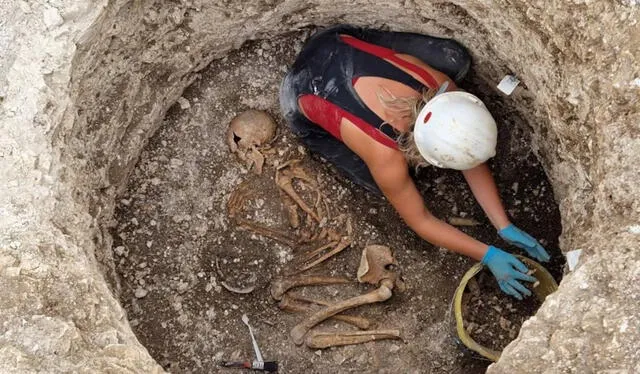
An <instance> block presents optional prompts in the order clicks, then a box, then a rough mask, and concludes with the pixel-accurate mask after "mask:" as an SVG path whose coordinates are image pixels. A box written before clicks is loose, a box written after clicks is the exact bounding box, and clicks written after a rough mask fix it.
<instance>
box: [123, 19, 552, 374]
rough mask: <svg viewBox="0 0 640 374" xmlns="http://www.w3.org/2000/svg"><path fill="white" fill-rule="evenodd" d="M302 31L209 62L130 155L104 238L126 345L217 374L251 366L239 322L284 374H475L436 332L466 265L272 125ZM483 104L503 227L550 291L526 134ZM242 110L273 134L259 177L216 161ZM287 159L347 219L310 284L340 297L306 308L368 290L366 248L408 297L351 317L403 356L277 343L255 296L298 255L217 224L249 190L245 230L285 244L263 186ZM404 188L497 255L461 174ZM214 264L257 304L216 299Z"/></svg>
mask: <svg viewBox="0 0 640 374" xmlns="http://www.w3.org/2000/svg"><path fill="white" fill-rule="evenodd" d="M310 31H311V30H306V31H303V32H299V33H295V34H289V35H285V36H283V37H279V38H274V39H272V40H257V41H252V42H248V43H246V44H245V45H243V47H242V48H241V49H240V50H238V51H236V52H234V53H231V54H230V55H229V56H228V57H225V58H223V59H221V60H217V61H214V62H213V63H212V64H211V66H209V67H208V68H207V69H205V70H204V71H202V72H201V76H200V77H199V78H198V79H197V81H196V82H195V83H194V84H193V85H192V86H191V87H190V88H189V89H187V90H186V92H185V93H184V95H183V98H181V99H180V100H179V101H178V103H177V104H176V105H174V107H173V108H172V109H171V110H170V112H169V114H168V115H167V117H166V118H165V121H164V124H163V126H162V127H161V128H160V130H159V131H158V132H157V133H156V134H155V135H154V137H153V138H152V139H151V141H150V143H149V144H148V146H147V147H146V148H145V150H144V151H143V153H142V156H141V158H140V161H139V163H138V165H137V166H136V169H135V172H134V174H133V175H132V177H131V179H130V181H129V184H128V188H127V190H126V192H125V193H124V194H123V195H122V196H120V197H119V199H118V200H119V203H118V205H117V224H115V225H114V227H113V228H112V234H113V236H114V240H115V243H114V247H115V251H114V252H115V255H116V267H117V272H118V275H119V282H120V285H121V295H120V299H121V302H122V304H123V305H124V307H125V309H126V310H127V313H128V318H129V320H130V322H131V325H132V327H133V329H134V332H135V333H136V334H137V336H138V338H139V339H140V340H141V342H142V343H143V344H144V345H145V346H146V347H147V348H148V349H149V351H150V353H151V354H152V356H153V357H154V358H156V359H157V360H158V362H159V363H160V364H161V365H162V366H163V367H164V368H165V369H167V370H170V371H171V372H175V373H209V372H218V371H220V372H223V371H222V370H221V369H218V367H217V362H218V361H219V360H221V359H249V358H251V357H252V354H253V353H252V348H251V344H250V340H249V336H248V333H247V331H246V327H245V326H244V325H243V324H242V322H241V321H240V316H241V315H242V314H243V313H247V314H248V315H249V317H250V318H251V320H252V321H253V324H254V328H255V330H256V334H257V338H258V341H259V344H260V346H261V347H262V351H263V355H264V356H265V358H266V359H273V360H278V361H279V362H280V364H281V368H282V372H288V373H302V372H305V373H322V372H336V373H347V372H369V371H372V370H377V372H381V373H387V372H388V373H390V372H397V371H401V372H407V373H414V372H415V373H418V372H446V373H479V372H483V371H484V369H485V368H486V366H487V364H488V362H485V361H478V360H475V359H473V358H472V357H470V356H468V355H465V354H464V352H463V350H461V349H460V347H458V346H457V345H456V343H455V340H454V335H453V333H452V330H451V328H450V326H451V324H450V322H451V315H450V302H451V299H452V296H453V293H454V290H455V288H456V286H457V284H458V281H459V279H460V278H461V276H462V275H463V274H464V272H465V271H466V270H467V269H468V268H469V267H470V266H471V265H472V261H470V260H469V259H467V258H464V257H461V256H458V255H456V254H454V253H450V252H449V251H447V250H446V249H443V248H435V247H433V246H432V245H430V244H428V243H426V242H424V241H422V240H420V239H419V238H418V237H417V236H416V235H414V234H413V233H412V232H411V231H410V230H409V229H408V228H407V227H406V226H405V225H404V224H403V223H402V222H401V220H400V219H399V218H398V216H397V215H396V214H395V212H394V211H393V209H392V208H391V207H390V206H389V205H388V204H387V202H386V201H385V200H384V199H382V198H379V197H377V196H373V195H370V194H368V193H365V192H364V191H363V190H362V189H360V188H359V187H357V186H354V185H352V184H351V183H350V182H349V181H346V180H343V179H342V178H341V177H340V176H339V175H338V173H337V172H335V171H334V170H333V169H332V167H331V166H330V165H326V164H325V163H323V162H322V161H321V160H318V159H316V158H315V157H313V156H311V155H309V154H307V152H306V150H305V149H304V148H303V147H302V146H300V144H299V143H298V142H297V141H296V139H295V138H294V137H293V136H292V135H291V134H290V133H289V131H288V129H287V128H286V126H285V125H284V123H283V120H282V118H281V117H280V115H279V106H278V96H277V93H278V87H279V82H280V80H281V79H282V77H283V75H284V74H285V72H286V69H287V66H288V65H289V64H290V63H291V62H292V61H293V59H294V58H295V55H296V53H297V51H299V50H300V48H301V46H302V42H303V40H304V39H305V37H306V36H307V35H308V34H309V32H310ZM467 86H468V87H467V89H468V90H470V91H472V92H476V93H478V94H479V95H483V93H484V92H486V91H487V88H486V87H483V86H481V85H479V83H478V80H477V79H475V78H474V77H473V74H472V75H471V77H470V79H469V81H468V82H467ZM483 96H484V98H485V99H486V100H487V105H488V106H489V108H490V109H491V110H492V112H493V113H494V115H495V116H496V118H497V120H498V123H499V124H500V135H499V136H500V149H499V153H498V156H497V157H496V159H495V160H494V161H493V165H492V167H493V169H494V170H495V171H496V172H495V176H496V180H497V181H498V184H499V187H500V190H501V194H502V196H503V198H504V200H505V204H506V206H507V207H508V211H509V214H510V215H511V217H512V218H513V220H514V222H515V223H516V224H518V225H520V226H521V227H522V228H523V229H525V230H527V231H529V232H530V233H531V234H532V235H534V236H535V237H537V238H539V239H540V240H541V241H542V243H543V244H544V245H545V246H546V247H547V248H548V249H549V250H550V252H551V253H552V255H553V261H552V265H551V266H550V270H551V271H552V272H553V273H554V275H555V276H557V277H559V276H560V273H561V270H560V268H561V263H562V257H561V255H560V253H559V251H558V243H557V237H558V235H559V233H560V230H561V227H560V223H559V213H558V208H557V206H556V205H555V203H554V202H553V198H552V191H551V187H550V185H549V183H548V181H547V180H546V178H545V175H544V173H543V171H542V170H541V167H540V165H539V163H538V161H537V159H536V158H535V156H534V155H533V153H532V152H531V151H530V149H529V136H528V131H529V130H528V129H527V127H526V124H525V121H523V119H522V118H519V117H518V116H517V115H516V114H515V112H514V111H511V110H510V108H509V100H508V98H507V99H504V98H499V97H489V96H486V95H483ZM249 108H257V109H263V110H267V111H268V112H270V113H271V114H272V115H273V116H274V118H276V120H277V122H278V124H279V128H278V135H277V136H278V138H277V141H276V142H275V143H274V144H273V152H272V154H271V155H269V156H268V157H267V165H266V166H265V170H264V172H263V174H262V175H259V176H258V175H254V174H253V173H252V172H250V171H248V170H247V169H246V167H245V166H244V165H243V164H242V163H241V162H239V160H238V159H237V158H236V157H235V156H234V155H232V154H230V153H229V151H228V148H227V145H226V144H225V140H224V136H223V135H222V134H224V132H225V130H226V126H227V125H228V123H229V121H230V120H231V119H232V118H233V117H234V116H235V115H236V114H237V113H240V112H241V111H243V110H246V109H249ZM290 159H301V160H302V166H303V167H304V168H305V169H307V170H308V171H309V172H310V174H311V175H313V176H314V177H316V178H317V180H318V181H319V185H320V188H321V191H322V192H323V194H324V195H325V196H327V197H328V204H329V205H330V211H331V221H330V222H329V224H336V223H337V222H338V220H340V222H342V223H344V222H345V218H347V219H349V221H350V222H352V225H353V235H352V237H353V240H354V244H353V245H352V246H351V248H348V249H347V250H345V251H343V252H342V253H341V254H339V255H338V256H336V257H335V258H333V259H331V260H329V261H327V262H326V264H323V265H321V266H319V267H318V269H317V270H316V272H317V273H322V274H333V275H344V276H347V277H349V278H351V279H354V284H351V285H346V286H335V287H322V288H321V289H318V290H307V291H305V292H309V291H311V294H314V295H316V296H318V295H319V296H321V297H324V298H327V299H334V300H337V299H340V298H344V297H347V296H352V295H355V294H358V293H362V292H364V291H365V290H367V289H368V288H367V287H365V286H363V285H358V284H356V283H355V271H356V268H357V266H358V263H359V257H360V251H361V250H362V248H363V247H364V246H365V245H367V244H373V243H377V244H385V245H389V246H390V247H392V248H393V249H394V251H395V254H396V258H397V260H398V262H399V264H400V267H401V269H402V272H403V274H404V279H405V281H406V284H407V286H408V289H407V291H406V292H405V293H403V294H398V295H394V296H393V297H392V299H391V300H390V301H388V302H386V303H384V304H382V305H375V306H367V307H362V308H360V309H359V310H358V311H357V313H358V314H361V315H364V316H367V317H369V318H371V319H372V320H375V321H377V322H378V323H379V325H380V327H381V328H400V329H402V331H403V337H404V342H398V341H383V342H375V343H367V344H364V345H361V346H349V347H342V348H336V349H328V350H325V351H311V350H309V349H307V348H304V347H296V346H295V345H294V344H293V343H292V342H291V340H290V338H289V336H288V331H289V329H290V328H292V327H293V326H294V324H295V323H296V322H297V321H299V320H300V316H296V315H290V314H286V313H284V312H281V311H280V310H278V308H277V306H276V303H275V302H274V301H273V300H272V299H271V298H270V297H269V293H268V286H269V282H270V281H271V280H272V279H273V278H274V277H276V276H277V275H278V274H280V273H281V272H282V271H283V269H284V268H285V267H286V266H287V264H289V263H290V262H291V261H292V260H293V259H294V257H295V256H296V252H295V250H294V249H292V248H290V247H287V246H285V245H282V244H280V243H278V242H276V241H274V240H271V239H268V238H265V237H262V236H260V235H256V234H254V233H251V232H249V231H244V230H241V229H239V228H238V227H236V225H235V224H234V222H233V221H232V220H230V219H229V217H228V215H227V210H226V203H227V200H228V198H229V195H230V194H231V193H232V192H233V191H234V190H235V189H236V188H237V187H238V185H240V183H242V182H244V181H249V183H250V184H251V186H252V196H250V198H249V200H248V209H247V217H246V218H247V219H251V220H253V221H255V222H258V223H260V224H263V225H266V226H269V227H273V228H277V229H281V230H289V228H288V225H287V219H286V215H285V212H284V211H283V207H282V202H281V199H280V197H279V193H278V189H277V187H276V185H275V182H274V173H275V168H274V165H278V164H282V163H283V162H285V161H287V160H290ZM416 178H417V180H418V181H419V186H420V189H421V190H422V192H423V194H424V196H425V198H426V201H427V204H428V206H429V208H430V209H431V210H432V211H433V212H434V213H435V214H436V215H437V216H439V217H441V218H443V219H452V218H454V219H456V218H464V219H472V220H475V221H477V222H478V223H479V224H478V225H475V226H464V227H461V228H462V229H463V230H464V231H466V232H468V233H469V234H471V235H473V236H475V237H477V238H479V239H480V240H483V241H486V242H489V243H495V244H496V245H499V246H503V247H504V248H507V247H506V244H505V243H503V242H501V241H500V240H499V238H498V237H497V235H496V233H495V231H494V229H493V228H492V227H491V226H490V224H489V222H488V220H487V219H486V218H485V217H484V216H483V214H482V211H481V209H480V208H479V207H478V206H477V204H476V203H475V202H474V200H473V198H472V196H471V193H470V191H469V189H468V188H467V187H466V185H465V184H464V180H463V179H462V177H461V175H460V174H459V173H455V172H451V171H444V170H436V169H433V168H428V169H424V170H422V171H421V172H419V173H418V175H417V177H416ZM508 249H510V250H514V249H513V248H508ZM216 261H218V264H219V266H220V268H221V270H222V272H223V273H224V276H225V278H227V281H229V282H230V283H234V284H237V285H240V286H243V285H246V283H247V278H250V277H252V276H255V281H254V282H249V283H252V284H255V285H256V289H255V290H254V291H253V292H252V293H250V294H247V295H240V294H235V293H232V292H229V291H228V290H226V289H225V287H223V286H222V285H221V282H222V281H223V279H221V277H220V274H219V272H218V271H217V270H216ZM249 281H252V279H249ZM243 282H244V283H243ZM337 326H338V327H339V328H345V326H344V325H336V323H335V322H331V323H326V324H325V325H324V326H323V328H324V329H335V328H336V327H337ZM229 372H234V371H232V370H229Z"/></svg>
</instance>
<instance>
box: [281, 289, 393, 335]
mask: <svg viewBox="0 0 640 374" xmlns="http://www.w3.org/2000/svg"><path fill="white" fill-rule="evenodd" d="M392 289H393V281H391V280H389V279H386V280H383V281H382V282H381V285H380V287H378V289H376V290H373V291H371V292H369V293H366V294H364V295H360V296H356V297H352V298H350V299H347V300H343V301H340V302H336V303H335V304H333V305H331V306H328V307H326V308H324V309H322V310H319V311H318V312H316V313H314V314H312V315H311V316H309V317H307V319H305V320H304V321H302V322H300V323H299V324H297V325H296V326H295V327H294V328H293V329H292V330H291V338H292V340H293V342H294V343H295V344H297V345H300V344H302V343H303V341H304V336H305V335H306V334H307V332H309V330H310V329H311V328H312V327H313V326H315V325H317V324H319V323H320V322H322V321H324V320H326V319H327V318H329V317H332V316H334V315H336V314H338V313H340V312H343V311H345V310H347V309H351V308H355V307H358V306H360V305H365V304H373V303H377V302H381V301H385V300H387V299H389V298H390V297H391V295H392V293H391V290H392Z"/></svg>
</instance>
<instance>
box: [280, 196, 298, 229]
mask: <svg viewBox="0 0 640 374" xmlns="http://www.w3.org/2000/svg"><path fill="white" fill-rule="evenodd" d="M280 195H281V196H280V198H281V199H282V202H283V203H284V207H285V211H286V212H287V219H288V221H289V225H290V226H291V227H292V228H294V229H297V228H299V227H300V216H299V215H298V205H297V204H296V202H295V201H293V199H292V198H290V197H289V195H287V194H285V193H284V192H282V193H281V194H280Z"/></svg>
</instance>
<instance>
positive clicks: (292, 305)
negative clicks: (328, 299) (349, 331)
mask: <svg viewBox="0 0 640 374" xmlns="http://www.w3.org/2000/svg"><path fill="white" fill-rule="evenodd" d="M278 307H279V308H280V309H282V310H285V311H287V312H291V313H309V312H313V311H315V310H317V309H318V307H317V306H316V307H313V306H312V305H309V304H306V303H304V302H302V301H299V300H296V299H294V298H293V297H290V296H288V295H286V294H285V295H283V297H282V300H280V303H279V304H278ZM331 318H332V319H334V320H337V321H342V322H345V323H348V324H350V325H353V326H356V327H357V328H359V329H362V330H366V329H368V328H369V327H370V326H371V321H369V320H368V319H366V318H363V317H358V316H349V315H344V314H336V315H335V316H333V317H331Z"/></svg>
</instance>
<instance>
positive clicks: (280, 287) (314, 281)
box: [271, 275, 350, 300]
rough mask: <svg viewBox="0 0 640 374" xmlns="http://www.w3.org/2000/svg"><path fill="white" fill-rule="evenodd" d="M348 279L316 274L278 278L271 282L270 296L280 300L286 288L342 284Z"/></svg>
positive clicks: (347, 281)
mask: <svg viewBox="0 0 640 374" xmlns="http://www.w3.org/2000/svg"><path fill="white" fill-rule="evenodd" d="M349 282H350V281H349V279H347V278H344V277H325V276H317V275H309V276H294V277H288V278H278V279H276V280H275V281H273V282H272V283H271V297H273V298H274V299H276V300H281V299H282V295H284V294H285V293H286V292H287V291H288V290H290V289H292V288H294V287H300V286H316V285H324V284H344V283H349Z"/></svg>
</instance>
